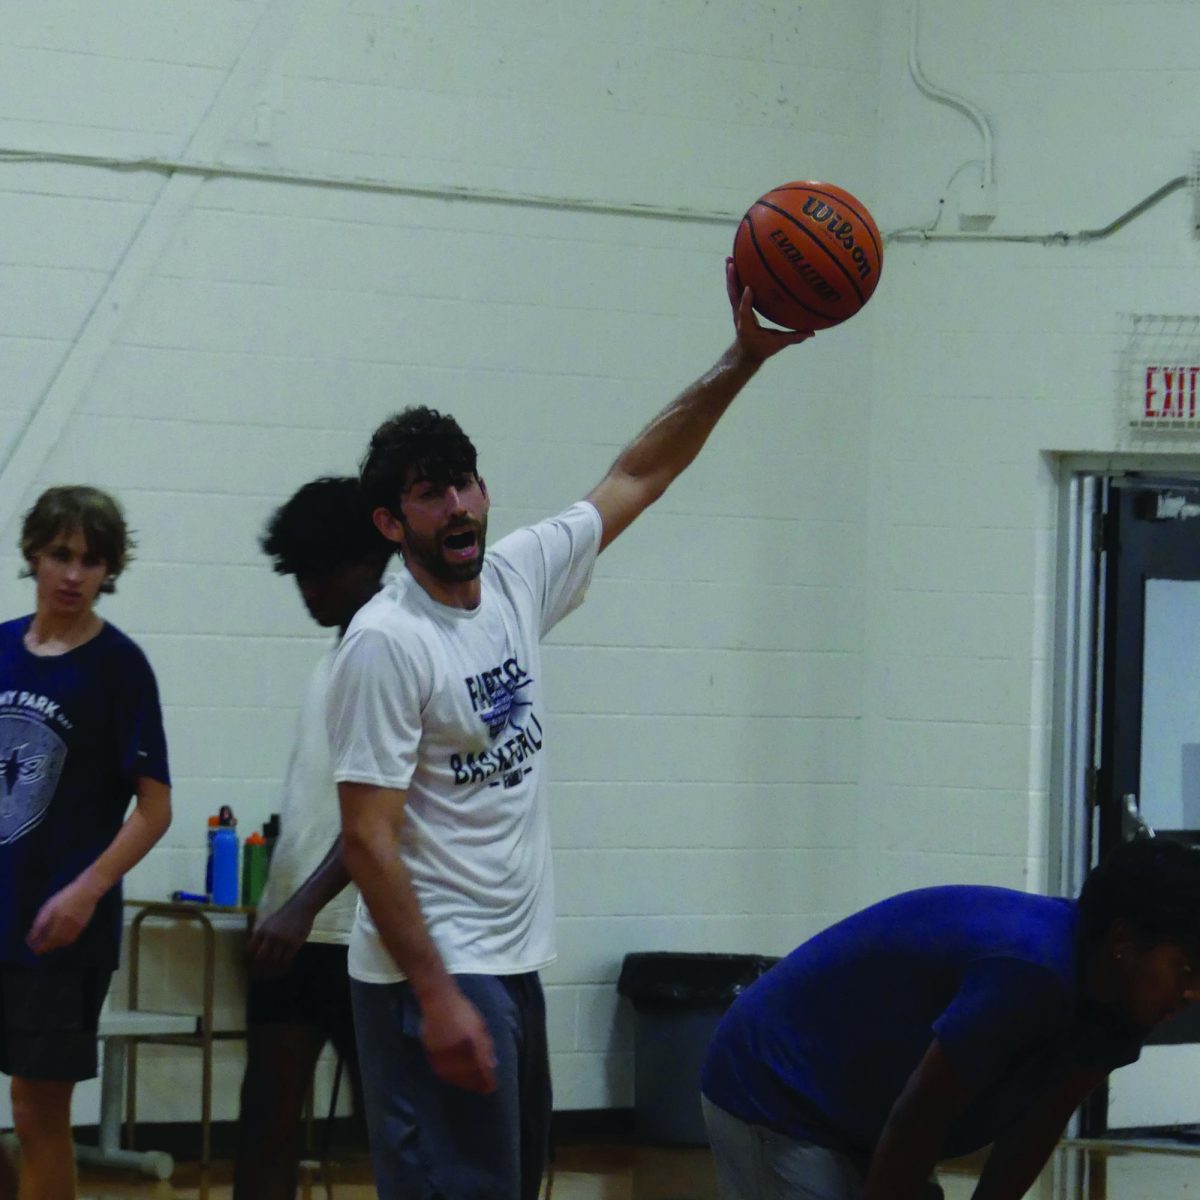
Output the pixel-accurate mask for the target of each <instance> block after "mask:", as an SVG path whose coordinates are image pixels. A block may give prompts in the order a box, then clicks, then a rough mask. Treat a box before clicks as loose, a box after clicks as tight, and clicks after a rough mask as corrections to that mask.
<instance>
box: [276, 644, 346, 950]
mask: <svg viewBox="0 0 1200 1200" xmlns="http://www.w3.org/2000/svg"><path fill="white" fill-rule="evenodd" d="M336 652H337V643H336V642H335V643H334V644H333V645H332V646H330V648H329V649H328V650H327V651H326V652H325V653H324V654H323V655H322V656H321V659H320V661H319V662H318V663H317V665H316V668H315V669H314V671H313V673H312V678H311V679H310V680H309V682H308V689H307V690H306V691H305V693H304V703H303V704H302V705H301V707H300V718H299V721H298V722H297V725H296V741H295V744H294V745H293V746H292V755H291V758H290V759H289V760H288V769H287V776H286V778H285V780H284V785H283V795H282V797H281V798H280V801H279V840H278V841H277V842H276V843H275V849H274V851H273V853H272V854H271V869H270V871H269V872H268V873H267V882H266V886H265V887H264V888H263V893H262V897H261V898H260V899H259V902H258V919H259V920H260V921H261V920H263V919H264V918H265V917H269V916H270V915H271V914H272V913H273V912H275V911H276V909H278V908H280V907H282V905H283V904H284V902H285V901H287V900H289V899H291V897H292V896H294V895H295V894H296V891H297V890H298V889H299V888H300V886H301V884H303V883H304V881H305V880H306V879H307V878H308V877H309V876H310V875H311V874H312V873H313V871H315V870H316V869H317V867H318V866H319V865H320V862H321V860H322V859H323V858H324V857H325V855H326V854H327V853H328V852H329V847H330V846H332V845H333V842H334V839H335V838H336V837H337V836H338V834H339V833H340V832H341V818H340V814H339V812H338V796H337V784H336V783H334V781H333V764H332V762H331V761H330V757H329V734H328V731H327V729H326V723H325V710H326V707H327V696H328V692H329V675H330V671H331V669H332V667H333V658H334V654H335V653H336ZM357 900H358V889H357V888H356V887H355V886H354V885H353V884H349V885H347V886H346V887H345V888H343V889H342V891H341V892H339V893H338V894H337V895H336V896H335V897H334V898H333V899H332V900H331V901H330V902H329V903H328V904H327V905H325V907H324V908H323V909H321V911H320V912H319V913H318V914H317V917H316V920H315V921H314V922H313V927H312V932H311V933H310V934H309V935H308V940H309V941H310V942H338V943H341V944H342V945H345V944H346V943H348V942H349V941H350V927H351V926H352V925H353V923H354V909H355V906H356V902H357Z"/></svg>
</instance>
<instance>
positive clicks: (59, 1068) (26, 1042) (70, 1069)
mask: <svg viewBox="0 0 1200 1200" xmlns="http://www.w3.org/2000/svg"><path fill="white" fill-rule="evenodd" d="M111 982H112V972H111V971H108V970H104V969H102V968H98V967H40V966H35V967H21V966H8V965H3V964H0V1072H3V1073H4V1074H5V1075H15V1076H17V1077H18V1078H20V1079H39V1080H55V1081H60V1082H62V1081H72V1080H80V1079H91V1078H93V1077H94V1076H95V1074H96V1068H97V1055H96V1030H97V1028H98V1027H99V1024H100V1009H101V1008H102V1007H103V1005H104V997H105V996H106V995H108V985H109V983H111Z"/></svg>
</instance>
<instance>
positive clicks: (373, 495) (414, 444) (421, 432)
mask: <svg viewBox="0 0 1200 1200" xmlns="http://www.w3.org/2000/svg"><path fill="white" fill-rule="evenodd" d="M359 475H360V478H361V480H362V488H363V492H364V493H365V494H366V497H367V499H368V501H369V502H370V504H371V507H372V508H386V509H388V510H389V511H390V512H392V513H393V514H394V515H395V516H397V517H398V516H399V515H400V496H401V494H402V493H403V491H404V489H405V488H406V487H408V486H410V485H411V484H412V483H414V482H415V481H416V480H418V479H428V480H429V481H430V482H431V483H433V484H437V485H443V486H444V485H445V484H448V483H451V482H452V481H453V480H454V479H455V478H456V477H460V476H474V475H477V470H476V454H475V446H474V445H473V444H472V442H471V439H470V438H469V437H467V435H466V434H465V433H463V431H462V428H461V427H460V426H459V424H458V422H457V421H456V420H455V419H454V418H453V417H451V416H448V415H446V414H444V413H440V412H438V411H437V410H436V409H432V408H427V407H426V406H425V405H416V406H414V407H412V408H406V409H405V410H404V411H403V412H400V413H397V414H396V415H395V416H393V417H389V418H388V419H387V420H386V421H384V423H383V424H382V425H380V426H379V428H378V429H376V430H375V433H374V434H373V435H372V437H371V444H370V446H368V447H367V452H366V454H365V455H364V456H363V460H362V464H361V466H360V468H359Z"/></svg>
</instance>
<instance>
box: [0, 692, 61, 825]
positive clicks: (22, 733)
mask: <svg viewBox="0 0 1200 1200" xmlns="http://www.w3.org/2000/svg"><path fill="white" fill-rule="evenodd" d="M55 718H56V719H57V720H58V721H59V722H61V723H63V724H66V725H68V727H69V723H68V722H67V721H66V718H65V717H64V716H62V714H61V713H60V712H59V710H58V705H57V704H55V703H54V702H53V701H49V700H47V699H46V698H45V697H44V696H36V695H33V694H31V693H29V692H6V693H3V694H0V845H5V844H7V843H8V842H15V841H16V840H17V839H18V838H20V837H23V836H24V835H25V834H27V833H28V832H29V831H30V830H31V829H33V828H35V827H36V826H37V825H38V824H40V822H41V820H42V818H43V817H44V816H45V815H46V810H47V809H48V808H49V807H50V801H51V800H52V799H53V798H54V791H55V788H57V787H58V779H59V776H60V775H61V774H62V769H63V763H64V762H65V761H66V757H67V747H66V743H65V742H64V741H63V739H62V738H61V737H60V736H59V735H58V734H57V733H56V732H55V731H54V729H52V728H51V726H50V724H49V722H50V720H51V719H55Z"/></svg>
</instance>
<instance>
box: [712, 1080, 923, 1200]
mask: <svg viewBox="0 0 1200 1200" xmlns="http://www.w3.org/2000/svg"><path fill="white" fill-rule="evenodd" d="M700 1104H701V1107H702V1109H703V1110H704V1124H705V1125H706V1126H707V1128H708V1140H709V1145H710V1146H711V1147H712V1152H713V1158H715V1159H716V1163H717V1183H718V1186H719V1188H720V1191H721V1200H862V1194H863V1187H864V1185H865V1183H866V1168H865V1164H863V1163H862V1162H860V1161H858V1160H857V1159H853V1158H849V1157H848V1156H847V1155H845V1154H839V1153H838V1152H837V1151H836V1150H828V1149H826V1148H825V1147H824V1146H816V1145H813V1143H812V1142H798V1141H796V1140H795V1139H794V1138H790V1137H788V1136H787V1135H786V1134H782V1133H776V1132H775V1131H774V1130H773V1129H767V1128H766V1127H765V1126H763V1125H751V1124H750V1123H749V1122H747V1121H743V1120H741V1119H740V1118H738V1117H735V1116H734V1115H733V1114H732V1113H728V1112H726V1111H725V1110H724V1109H723V1108H718V1107H717V1105H715V1104H713V1103H712V1101H711V1100H709V1099H708V1098H707V1097H706V1096H701V1097H700ZM941 1194H942V1192H941V1189H940V1188H939V1187H938V1186H937V1184H936V1183H935V1182H933V1181H930V1183H929V1184H928V1185H927V1188H926V1190H925V1191H923V1192H922V1193H921V1195H922V1198H923V1200H926V1198H927V1200H933V1198H934V1197H940V1196H941Z"/></svg>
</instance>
